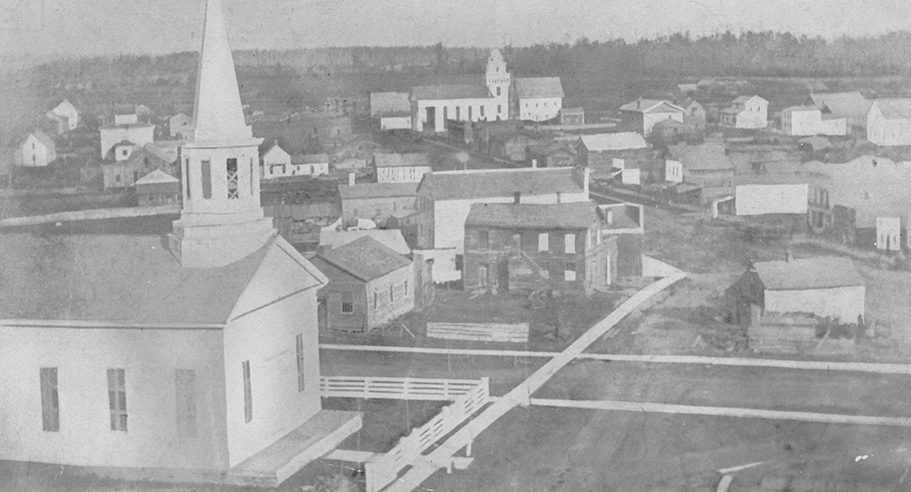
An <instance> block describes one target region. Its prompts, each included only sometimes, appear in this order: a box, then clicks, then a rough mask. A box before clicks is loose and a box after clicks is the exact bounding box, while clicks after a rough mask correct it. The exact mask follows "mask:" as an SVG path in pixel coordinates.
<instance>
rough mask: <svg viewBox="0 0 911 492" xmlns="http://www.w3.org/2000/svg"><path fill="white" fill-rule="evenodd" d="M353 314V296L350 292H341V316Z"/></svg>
mask: <svg viewBox="0 0 911 492" xmlns="http://www.w3.org/2000/svg"><path fill="white" fill-rule="evenodd" d="M353 313H354V296H353V295H351V292H342V314H353Z"/></svg>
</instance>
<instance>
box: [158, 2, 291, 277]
mask: <svg viewBox="0 0 911 492" xmlns="http://www.w3.org/2000/svg"><path fill="white" fill-rule="evenodd" d="M193 118H194V120H195V123H196V129H195V131H194V133H193V139H192V141H191V142H188V143H186V144H184V145H183V147H181V152H180V162H179V164H180V166H181V188H182V193H183V208H182V209H181V211H180V219H179V220H176V221H174V224H173V233H172V234H171V235H170V236H169V246H170V248H171V251H172V252H173V253H174V254H175V256H177V258H179V259H180V262H181V264H182V265H183V266H184V267H190V268H194V267H197V268H208V267H218V266H223V265H228V264H231V263H234V262H235V261H238V260H240V259H242V258H244V257H245V256H247V255H249V254H251V253H253V252H255V251H257V250H258V249H259V248H261V247H263V246H264V245H265V244H266V243H267V242H268V241H269V240H270V239H271V238H272V237H273V236H274V235H275V234H276V232H275V230H274V228H273V226H272V219H271V218H270V217H265V216H264V214H263V209H262V206H261V204H260V196H259V185H260V183H259V180H260V175H259V145H260V144H261V143H262V139H260V138H254V137H253V131H252V129H251V128H250V127H249V126H247V124H246V121H245V120H244V114H243V107H242V106H241V102H240V91H239V90H238V86H237V74H236V72H235V70H234V59H233V58H232V55H231V47H230V45H229V44H228V33H227V31H226V30H225V22H224V17H223V13H222V8H221V0H208V1H207V3H206V14H205V21H204V25H203V36H202V49H201V50H200V53H199V68H198V72H197V78H196V100H195V103H194V108H193Z"/></svg>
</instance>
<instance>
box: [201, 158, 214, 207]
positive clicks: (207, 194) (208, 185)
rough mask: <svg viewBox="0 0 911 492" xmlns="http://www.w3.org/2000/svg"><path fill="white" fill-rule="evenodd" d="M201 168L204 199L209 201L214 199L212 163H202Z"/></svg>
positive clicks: (206, 161)
mask: <svg viewBox="0 0 911 492" xmlns="http://www.w3.org/2000/svg"><path fill="white" fill-rule="evenodd" d="M199 168H200V172H201V173H202V197H203V198H205V199H206V200H208V199H209V198H212V163H211V162H209V161H208V160H205V161H202V163H200V166H199Z"/></svg>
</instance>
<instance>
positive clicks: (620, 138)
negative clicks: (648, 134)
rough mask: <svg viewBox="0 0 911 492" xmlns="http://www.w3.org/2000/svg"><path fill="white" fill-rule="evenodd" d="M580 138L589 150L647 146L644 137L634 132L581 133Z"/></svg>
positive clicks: (598, 150) (642, 147)
mask: <svg viewBox="0 0 911 492" xmlns="http://www.w3.org/2000/svg"><path fill="white" fill-rule="evenodd" d="M580 139H581V140H582V145H584V146H585V148H586V149H588V150H589V151H590V152H591V151H594V152H600V151H606V150H628V149H645V148H648V143H647V142H646V141H645V138H643V137H642V135H640V134H638V133H636V132H622V133H600V134H597V135H582V137H580Z"/></svg>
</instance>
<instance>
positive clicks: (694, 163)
mask: <svg viewBox="0 0 911 492" xmlns="http://www.w3.org/2000/svg"><path fill="white" fill-rule="evenodd" d="M669 150H670V155H671V157H672V158H673V160H677V161H679V162H680V164H681V165H682V166H683V169H684V170H687V171H723V170H727V169H731V170H733V169H734V165H733V164H732V163H731V159H730V158H728V156H727V155H726V154H725V148H724V144H720V143H713V142H707V143H703V144H699V145H686V144H680V145H678V146H675V147H671V148H670V149H669Z"/></svg>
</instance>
